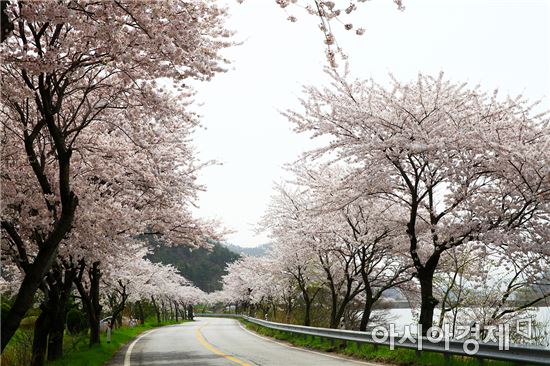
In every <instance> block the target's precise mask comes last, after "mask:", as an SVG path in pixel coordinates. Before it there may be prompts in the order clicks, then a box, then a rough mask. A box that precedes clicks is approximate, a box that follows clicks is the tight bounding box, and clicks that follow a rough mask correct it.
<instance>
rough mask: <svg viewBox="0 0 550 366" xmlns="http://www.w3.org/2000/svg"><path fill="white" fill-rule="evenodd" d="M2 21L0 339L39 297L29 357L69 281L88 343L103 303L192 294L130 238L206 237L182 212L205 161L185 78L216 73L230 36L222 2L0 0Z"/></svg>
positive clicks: (53, 321)
mask: <svg viewBox="0 0 550 366" xmlns="http://www.w3.org/2000/svg"><path fill="white" fill-rule="evenodd" d="M2 17H3V18H2V44H1V49H0V54H1V57H2V60H3V62H2V66H1V67H2V80H1V84H0V88H1V93H2V106H1V117H0V118H1V123H2V135H1V139H2V162H1V166H2V175H1V184H2V197H1V210H2V213H1V215H2V216H1V228H2V267H3V270H2V276H3V286H2V287H3V290H4V291H8V290H9V291H11V294H12V296H13V303H12V306H11V308H10V310H9V313H8V314H7V316H6V317H3V321H2V341H1V345H2V350H4V349H5V347H6V345H7V344H8V342H9V341H10V339H11V338H12V336H13V335H14V333H15V331H16V330H17V329H18V326H19V324H20V322H21V320H22V319H23V317H24V316H25V314H26V313H27V311H28V310H29V309H30V308H31V307H32V306H33V303H34V301H35V299H37V296H38V298H39V299H41V302H42V305H41V309H42V312H41V313H40V315H39V317H38V319H37V321H36V325H35V336H34V344H33V361H32V364H33V365H40V364H42V363H43V362H44V357H45V350H46V347H47V348H48V356H49V358H50V359H56V358H58V357H59V356H60V354H61V351H62V347H61V345H62V337H63V330H64V324H65V322H64V319H65V315H66V311H67V306H66V305H67V303H68V300H69V298H71V297H72V296H73V295H74V291H75V290H74V289H75V287H76V289H77V292H78V298H79V301H80V302H81V304H82V306H83V307H84V309H85V311H86V313H87V316H88V321H89V327H90V344H94V343H98V342H99V330H98V324H99V320H100V319H99V317H100V314H101V307H102V300H103V298H107V297H108V298H109V299H110V301H111V303H112V304H113V306H112V308H111V311H112V312H114V313H115V315H117V312H119V311H121V309H122V308H124V303H125V301H128V300H132V301H141V300H143V298H142V296H145V295H146V297H145V298H144V299H145V300H151V301H153V302H158V301H160V299H159V298H158V296H160V295H161V294H164V295H162V296H165V297H168V298H169V299H170V302H173V301H183V300H182V299H183V298H185V299H186V300H185V301H187V302H189V298H190V297H191V298H192V297H193V296H194V295H193V293H195V292H196V289H194V288H193V287H191V286H190V285H189V283H187V282H186V281H185V280H184V279H183V278H178V277H177V276H176V274H175V272H174V271H173V269H170V267H158V268H157V267H155V265H153V264H151V263H149V262H147V261H145V260H144V259H143V257H144V255H145V254H146V252H145V250H144V242H138V241H136V238H137V237H138V235H158V236H162V238H163V240H164V241H165V242H167V243H187V245H195V246H200V245H203V244H204V243H205V240H206V238H215V237H216V235H215V233H214V232H213V227H212V225H210V224H209V223H206V222H201V221H198V220H197V219H195V218H193V217H192V216H191V213H190V210H189V205H190V204H191V203H192V202H193V200H194V199H195V194H196V192H197V191H198V190H200V189H202V187H200V186H199V185H197V183H196V182H195V176H196V173H197V170H199V169H200V168H201V166H202V165H203V164H200V163H198V162H197V160H196V158H195V154H194V151H193V148H192V147H191V146H190V142H191V141H190V139H191V133H192V131H193V129H194V128H195V127H196V126H197V124H198V118H197V116H196V115H194V114H193V113H191V112H190V111H189V108H188V104H189V103H190V102H189V98H188V97H189V93H190V91H189V88H188V87H187V86H186V85H185V82H186V80H188V79H196V80H199V81H206V80H209V79H210V78H211V77H212V76H214V75H215V74H216V73H218V72H220V71H223V65H224V64H225V63H226V61H225V60H224V59H223V58H222V57H221V56H220V55H219V53H218V51H219V50H220V49H221V48H224V47H226V46H228V45H230V43H229V41H228V39H229V38H228V37H230V35H231V34H230V32H228V31H227V30H226V29H225V28H224V25H223V22H224V18H225V12H224V10H222V9H221V8H219V7H217V6H216V5H215V4H214V3H213V2H203V1H191V2H186V1H171V2H166V1H157V2H134V1H101V2H81V1H62V2H57V1H40V2H35V1H32V2H23V1H10V2H5V1H2ZM4 18H6V19H8V20H9V22H5V21H4V20H5V19H4ZM163 274H165V276H163ZM159 276H160V277H159ZM155 278H156V280H155ZM155 281H156V282H155ZM155 284H156V285H155ZM146 289H148V290H147V291H146ZM37 291H38V294H37ZM151 296H152V297H151ZM162 301H168V300H167V299H165V300H162ZM48 339H49V341H48ZM48 342H49V345H48Z"/></svg>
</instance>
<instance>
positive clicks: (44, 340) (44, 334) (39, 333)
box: [31, 300, 52, 366]
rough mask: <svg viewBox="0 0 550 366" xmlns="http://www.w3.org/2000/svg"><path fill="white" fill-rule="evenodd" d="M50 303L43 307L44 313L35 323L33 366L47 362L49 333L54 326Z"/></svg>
mask: <svg viewBox="0 0 550 366" xmlns="http://www.w3.org/2000/svg"><path fill="white" fill-rule="evenodd" d="M48 303H50V301H49V300H47V303H45V304H43V305H42V306H41V307H42V312H41V313H40V315H39V316H38V318H37V319H36V322H35V323H34V337H33V341H32V359H31V366H42V365H44V362H45V358H46V349H47V348H48V333H49V331H50V327H51V324H52V314H51V309H50V308H49V307H48V305H49V304H48Z"/></svg>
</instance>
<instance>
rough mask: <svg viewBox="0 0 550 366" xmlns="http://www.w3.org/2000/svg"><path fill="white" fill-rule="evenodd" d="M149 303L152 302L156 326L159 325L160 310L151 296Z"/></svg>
mask: <svg viewBox="0 0 550 366" xmlns="http://www.w3.org/2000/svg"><path fill="white" fill-rule="evenodd" d="M151 301H152V302H153V309H155V314H156V315H157V324H160V310H159V308H158V306H157V302H156V301H155V298H154V297H153V296H151Z"/></svg>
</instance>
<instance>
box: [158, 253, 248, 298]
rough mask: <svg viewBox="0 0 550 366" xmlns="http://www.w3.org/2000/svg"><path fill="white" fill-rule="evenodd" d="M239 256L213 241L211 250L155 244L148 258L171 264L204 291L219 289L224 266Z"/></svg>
mask: <svg viewBox="0 0 550 366" xmlns="http://www.w3.org/2000/svg"><path fill="white" fill-rule="evenodd" d="M239 257H240V256H239V255H238V254H236V253H234V252H232V251H231V250H229V249H227V248H226V247H225V246H224V245H222V244H219V243H215V244H214V246H213V247H212V249H211V250H208V249H205V248H198V249H192V248H188V247H183V246H178V247H168V246H162V245H158V246H155V248H154V251H153V254H151V255H149V259H150V260H151V261H153V262H160V263H163V264H171V265H173V266H174V267H176V268H177V269H178V271H179V272H180V273H181V274H182V275H183V276H184V277H185V278H187V279H189V280H190V281H192V282H193V283H194V284H195V286H197V287H198V288H200V289H201V290H203V291H206V292H212V291H216V290H221V288H222V285H221V277H222V275H223V274H224V273H225V266H226V264H227V263H231V262H233V261H235V260H237V259H238V258H239Z"/></svg>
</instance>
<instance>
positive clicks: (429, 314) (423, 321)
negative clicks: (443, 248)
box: [418, 268, 438, 336]
mask: <svg viewBox="0 0 550 366" xmlns="http://www.w3.org/2000/svg"><path fill="white" fill-rule="evenodd" d="M434 269H435V268H434ZM433 275H434V270H430V269H424V270H421V271H418V279H419V281H420V298H421V304H420V319H419V324H420V325H421V326H422V335H424V336H425V335H426V334H427V332H428V329H429V328H430V327H431V326H432V325H433V317H434V309H435V307H436V306H437V304H438V301H437V299H436V298H434V296H433Z"/></svg>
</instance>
